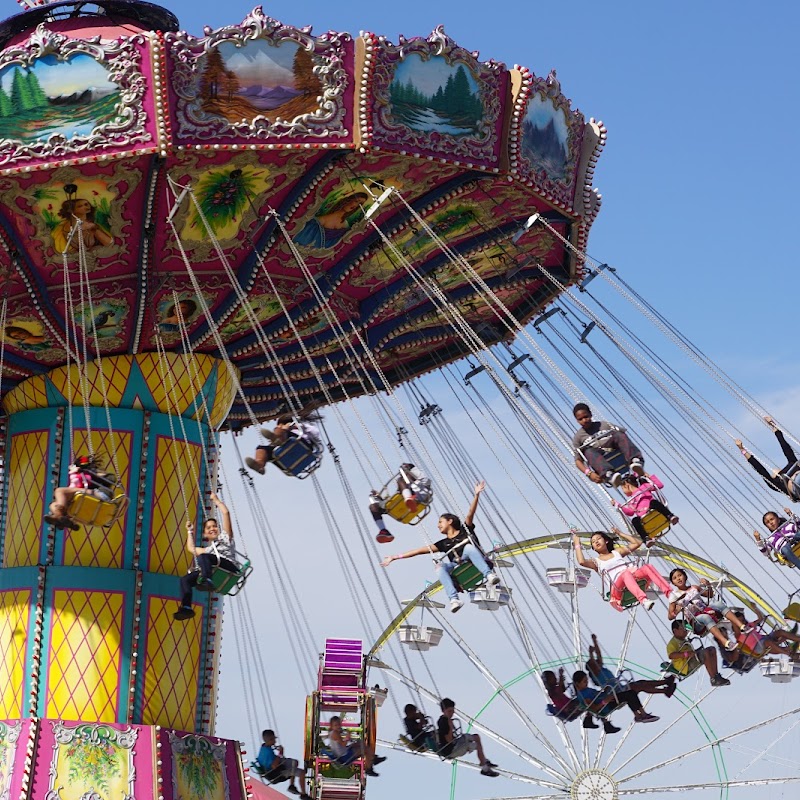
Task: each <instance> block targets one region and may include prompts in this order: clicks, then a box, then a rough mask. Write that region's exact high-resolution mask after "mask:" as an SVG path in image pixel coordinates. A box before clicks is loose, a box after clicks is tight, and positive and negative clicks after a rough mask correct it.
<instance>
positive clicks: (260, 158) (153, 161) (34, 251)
mask: <svg viewBox="0 0 800 800" xmlns="http://www.w3.org/2000/svg"><path fill="white" fill-rule="evenodd" d="M99 5H100V9H101V11H102V8H103V7H104V4H103V3H100V4H99ZM106 5H113V6H114V14H113V15H111V14H110V12H109V16H107V17H106V16H102V13H101V15H100V16H98V15H97V14H94V15H91V16H87V15H84V14H82V12H81V11H80V7H79V6H77V5H76V4H71V3H66V4H60V6H58V7H57V8H61V7H63V6H67V7H68V8H71V9H77V10H76V11H75V13H74V14H72V15H65V16H59V15H58V14H57V13H55V12H53V13H51V15H50V17H51V18H49V19H45V21H44V22H42V21H41V19H42V15H43V13H44V12H43V10H42V9H37V10H36V11H35V12H28V14H21V15H18V16H17V17H16V18H14V20H13V22H14V25H12V26H11V30H12V35H8V30H9V23H8V22H7V23H6V24H5V26H3V29H4V30H3V33H4V36H2V37H0V40H2V39H3V38H4V39H5V40H6V43H5V48H4V50H3V51H2V52H1V53H0V236H1V237H2V248H0V284H2V292H3V294H4V296H5V297H7V299H8V306H7V318H6V321H5V325H4V327H3V330H2V336H3V340H4V348H5V351H4V361H5V363H4V374H3V389H4V390H7V389H9V388H11V387H12V386H14V385H16V384H18V383H19V382H21V381H22V380H24V379H25V378H27V377H29V376H31V375H35V374H38V373H42V372H46V371H48V370H49V369H52V368H53V367H56V366H59V365H63V364H64V363H65V362H66V360H67V356H66V350H65V343H66V341H67V335H68V328H69V327H71V326H72V323H70V324H69V325H68V324H67V317H68V313H67V309H68V308H69V307H72V308H73V309H74V314H73V315H72V317H73V319H74V323H75V326H76V327H77V329H78V330H79V331H80V333H81V335H82V336H85V337H86V338H87V340H88V350H89V353H90V354H92V353H94V354H96V353H98V352H99V354H100V355H102V356H105V355H120V354H125V353H140V352H146V351H155V350H156V349H157V341H158V338H159V337H160V339H161V340H162V341H163V343H164V346H165V348H166V349H167V350H176V351H181V350H182V349H183V346H184V345H183V343H182V326H183V325H185V328H183V330H185V332H186V334H187V337H188V341H189V342H190V344H191V348H192V349H193V350H194V351H196V352H203V353H209V354H215V355H219V350H218V339H217V337H216V335H215V334H217V333H218V336H219V340H221V342H222V343H223V345H224V348H225V349H226V352H227V353H228V355H229V356H230V358H231V360H232V361H233V363H234V364H235V365H236V366H237V367H238V368H239V369H240V370H241V384H242V387H243V391H244V394H245V396H246V397H247V400H248V403H249V405H250V406H251V407H252V409H253V411H254V412H255V413H256V415H257V416H258V417H259V418H264V417H267V416H271V415H274V414H275V413H277V412H278V411H279V410H280V409H281V408H282V407H284V406H285V398H286V392H285V386H284V388H283V390H282V388H281V383H282V382H285V381H286V380H288V381H289V382H291V384H292V390H293V391H295V392H297V394H298V395H299V396H300V397H302V398H309V399H311V398H315V397H321V396H322V394H321V391H320V387H319V384H318V381H317V379H316V376H315V375H314V370H312V368H311V367H310V365H309V360H308V357H307V355H306V353H305V352H304V348H303V347H301V345H300V343H299V341H298V338H297V334H298V333H299V335H300V336H301V337H302V339H303V344H304V345H305V350H306V351H307V353H310V355H311V357H312V358H313V361H314V364H315V367H316V369H317V370H318V371H319V374H320V375H321V376H322V379H323V380H324V381H325V382H326V384H328V387H329V391H330V394H331V396H332V397H334V398H336V399H338V398H341V397H343V396H345V395H347V396H355V395H358V394H361V393H362V392H363V390H364V388H363V387H364V384H363V381H360V380H358V376H357V375H356V371H357V370H356V368H355V367H354V364H353V352H354V351H353V350H351V349H350V346H352V347H355V348H356V350H358V349H359V348H362V347H363V344H365V345H366V346H367V347H368V348H369V350H370V351H371V352H372V354H373V355H374V358H375V360H376V364H377V367H378V368H379V370H380V372H379V371H378V370H377V369H375V365H372V366H370V367H369V370H370V372H371V377H372V378H373V380H374V381H375V385H377V386H381V385H382V384H381V377H380V373H382V374H383V379H384V380H385V381H387V382H389V383H391V384H394V383H397V382H400V381H403V380H406V379H410V378H413V377H414V376H416V375H419V374H421V373H423V372H425V371H428V370H431V369H435V368H437V367H438V366H441V365H442V364H444V363H446V362H448V361H452V360H454V359H457V358H460V357H462V356H463V355H465V354H466V353H467V352H468V349H467V346H466V345H465V344H464V342H463V339H462V337H461V336H460V335H459V333H458V332H457V331H456V330H455V328H454V327H453V325H452V323H451V321H450V317H449V315H448V314H445V313H443V311H442V310H441V308H438V307H437V306H436V304H435V303H433V302H432V301H431V299H430V296H429V294H428V293H427V292H426V290H425V288H424V286H422V285H421V284H420V282H419V281H420V278H421V276H428V277H429V278H432V279H433V282H434V283H433V284H432V285H434V286H436V287H438V288H439V289H441V290H442V291H443V292H445V293H446V295H447V298H448V301H449V302H450V303H451V304H453V306H455V307H456V308H457V309H458V310H459V311H460V312H461V313H462V314H463V316H464V318H465V319H466V320H467V321H468V323H469V324H470V326H471V327H472V328H474V329H476V330H477V332H478V334H479V336H480V338H481V340H482V341H483V342H484V343H485V344H491V343H494V342H497V341H500V340H501V339H504V338H506V337H507V334H508V332H507V330H506V329H505V328H504V327H503V325H501V324H499V322H498V320H497V317H496V314H495V312H494V311H493V310H492V308H491V307H490V306H489V305H488V304H487V303H486V300H485V297H484V296H483V294H484V293H483V292H482V291H481V289H480V288H479V287H476V286H475V285H474V281H470V279H469V277H468V276H467V275H465V273H464V267H463V264H462V263H460V262H459V260H458V258H457V257H455V256H454V255H453V254H458V256H461V257H463V259H465V260H466V262H467V263H468V264H469V265H470V266H471V267H472V268H474V270H475V271H476V272H477V273H478V274H479V275H480V276H481V277H482V278H483V280H485V282H486V283H487V284H488V286H489V287H490V288H491V289H492V290H493V291H494V292H495V293H496V295H497V296H498V297H499V298H500V300H502V302H503V303H504V304H505V306H506V307H507V308H508V309H509V310H510V311H511V312H512V314H513V316H514V317H515V318H516V319H517V320H519V321H520V322H522V323H524V322H526V321H528V320H529V319H530V318H531V317H532V316H533V315H534V314H536V313H537V311H539V310H540V309H541V308H542V307H543V306H544V305H545V304H546V303H547V302H548V301H549V300H551V299H552V297H553V295H554V291H553V288H552V285H551V284H550V283H549V281H547V280H546V279H545V278H544V277H543V276H542V270H548V271H551V272H552V273H553V274H554V275H556V276H557V277H558V278H559V280H561V281H565V280H569V281H573V280H575V279H576V277H577V276H578V274H579V272H580V264H578V263H576V262H575V260H574V258H573V257H571V256H570V254H569V253H568V252H567V251H566V250H565V248H564V246H563V244H562V243H560V242H559V241H558V240H557V239H556V238H555V237H554V236H553V235H552V234H551V233H550V232H548V231H547V230H545V229H544V228H543V227H542V226H538V227H537V226H534V227H532V228H531V229H530V230H529V231H526V232H525V233H524V234H523V235H522V236H515V234H517V233H518V232H519V231H520V229H521V226H522V225H523V224H524V222H525V220H526V219H528V217H530V215H532V214H533V213H535V212H539V213H541V214H542V215H543V216H544V217H545V218H546V219H547V220H548V221H549V223H550V224H551V225H553V226H554V227H555V228H556V230H558V232H559V233H560V234H561V235H563V236H564V237H565V238H567V239H568V240H569V241H571V242H572V243H573V244H574V245H576V246H577V247H583V246H585V242H586V238H587V236H588V232H589V228H590V226H591V223H592V222H593V220H594V218H595V216H596V214H597V212H598V210H599V205H600V197H599V195H598V194H597V193H596V192H595V191H594V189H593V188H592V185H591V184H592V177H593V172H594V166H595V163H596V160H597V157H598V155H599V152H600V150H601V149H602V147H603V144H604V141H605V131H604V129H603V127H602V125H601V124H599V123H596V122H594V121H593V120H590V121H589V122H586V121H585V119H584V117H583V115H582V114H581V113H580V112H578V111H576V110H573V109H572V108H571V107H570V104H569V101H568V100H567V99H566V98H565V97H564V96H563V94H562V93H561V89H560V85H559V83H558V80H557V79H556V77H555V74H554V73H551V74H550V75H549V76H548V77H547V78H538V77H536V76H534V75H533V74H532V73H531V72H530V71H529V70H527V69H525V68H522V67H515V68H514V69H511V70H509V69H507V68H506V67H505V65H503V64H500V63H497V62H494V61H488V62H481V61H480V60H479V58H478V54H477V53H470V52H468V51H466V50H464V49H463V48H461V47H459V46H458V45H457V44H456V43H455V42H453V41H452V40H451V39H450V38H449V37H448V36H447V35H446V34H445V33H444V31H443V30H442V29H441V28H438V29H436V30H435V31H434V32H433V33H432V34H431V35H430V36H429V37H427V38H414V39H409V40H406V39H403V38H402V37H401V39H400V41H399V43H398V44H396V45H395V44H391V43H390V42H388V41H387V40H386V39H385V38H382V37H379V36H376V35H374V34H370V33H365V34H362V35H360V36H358V37H351V36H350V35H349V34H342V33H333V32H331V33H326V34H322V35H319V36H314V35H312V33H311V29H310V28H302V29H298V28H293V27H291V26H286V25H282V24H281V23H279V22H277V21H276V20H273V19H270V18H269V17H267V16H265V15H264V14H263V13H262V12H261V10H260V9H255V10H254V11H253V12H252V13H250V14H249V15H248V16H247V17H246V18H245V19H244V20H243V22H242V23H241V24H239V25H231V26H226V27H224V28H221V29H219V30H211V29H206V30H205V34H204V36H203V37H201V38H196V37H194V36H191V35H189V34H187V33H185V32H181V31H177V30H174V27H175V26H174V25H173V24H172V22H171V20H172V19H173V18H172V17H171V15H169V13H168V12H164V15H163V20H164V24H163V25H155V24H154V21H157V19H158V14H156V13H154V12H153V9H154V8H156V9H157V7H153V6H150V5H148V4H138V3H126V2H120V1H119V0H115V2H113V3H109V4H106ZM142 9H145V10H146V11H147V13H146V14H145V13H144V12H143V11H142V13H139V12H140V11H141V10H142ZM162 11H163V10H162ZM34 14H35V15H36V16H35V18H34V17H33V16H31V18H30V19H31V21H30V25H35V26H36V27H34V28H33V30H31V29H30V25H27V26H26V18H28V16H29V15H34ZM137 15H138V16H137ZM112 16H113V21H112ZM154 18H155V19H154ZM151 27H154V28H158V27H160V28H161V30H150V28H151ZM26 28H27V29H26ZM185 187H190V191H189V192H183V189H184V188H185ZM390 187H391V188H392V189H393V190H395V192H394V193H392V194H390V195H388V196H385V197H384V200H383V202H382V203H381V204H380V205H377V206H374V204H375V201H376V199H377V198H379V197H380V196H381V195H383V194H384V190H385V189H387V188H390ZM406 203H407V204H408V206H410V207H411V208H412V209H413V212H412V211H409V208H408V207H407V206H406ZM373 206H374V207H373ZM371 207H373V212H374V213H372V214H371V216H369V218H366V216H365V213H366V211H367V210H368V209H370V208H371ZM415 214H416V215H418V217H419V218H417V216H415ZM76 218H78V219H80V220H81V231H82V239H83V243H82V245H81V243H80V242H79V241H78V237H77V236H75V235H74V234H73V235H72V238H70V230H71V229H72V228H73V226H74V225H75V220H76ZM420 218H421V220H424V223H425V224H427V226H430V229H432V231H434V232H435V234H436V235H437V236H438V237H441V239H442V240H444V241H446V243H447V246H448V247H449V248H450V249H451V250H452V254H448V253H446V252H444V251H443V250H442V248H441V246H440V243H439V242H437V241H436V239H435V238H434V237H432V236H431V235H430V232H429V231H428V230H426V228H425V224H423V223H422V222H421V221H420ZM373 223H374V224H373ZM176 233H177V236H176ZM383 236H385V237H387V238H388V240H389V241H390V242H391V244H387V242H386V241H385V240H384V238H383ZM65 250H66V257H65V252H64V251H65ZM403 260H407V261H408V262H410V263H411V264H412V265H413V268H412V269H408V268H407V267H406V266H404V264H403V263H402V262H403ZM187 262H188V266H187ZM65 263H66V265H67V268H66V270H65ZM226 265H227V267H228V268H229V269H230V270H231V271H232V273H233V274H234V275H235V277H236V282H238V284H239V286H241V289H242V291H243V292H244V293H246V296H247V301H246V302H247V303H248V304H249V307H250V310H251V311H252V314H254V315H255V318H256V319H257V320H258V324H259V326H260V327H261V329H262V330H263V332H264V334H265V335H266V337H267V339H268V342H269V348H267V349H265V347H264V345H263V339H262V340H261V341H260V337H259V336H258V335H257V333H256V331H254V329H253V325H252V323H251V321H250V320H251V319H252V317H251V316H250V315H249V314H248V310H247V308H246V307H245V302H244V301H242V299H241V293H237V291H235V283H234V282H233V281H232V280H231V278H230V272H228V271H226ZM82 271H85V273H84V274H87V275H88V282H89V285H88V286H87V285H85V284H86V281H85V280H81V274H82ZM193 278H194V279H195V280H194V281H193V280H192V279H193ZM311 281H313V283H314V285H313V286H312V283H311ZM197 286H199V287H200V292H199V294H200V295H202V296H198V291H197V288H196V287H197ZM88 290H90V292H91V302H90V301H89V294H88ZM65 293H66V294H65ZM320 298H322V299H320ZM176 305H177V306H178V307H177V308H176ZM206 307H207V308H208V310H209V312H210V315H211V317H212V319H213V324H209V321H208V319H207V317H206V314H205V310H204V309H205V308H206ZM284 308H285V310H286V312H288V318H287V315H286V314H285V313H284ZM334 318H335V320H336V324H332V322H333V319H334ZM290 320H291V322H290ZM95 333H96V336H95ZM362 342H363V344H362ZM274 357H277V359H279V360H280V362H281V364H282V370H280V369H277V368H276V366H275V363H274V360H275V358H274ZM282 376H285V377H282ZM248 421H249V417H248V415H247V414H246V413H245V405H244V403H243V402H242V401H241V399H240V398H237V401H236V402H235V403H234V406H233V408H232V410H231V413H230V415H229V418H228V424H229V425H231V426H233V427H237V426H239V425H241V424H247V422H248Z"/></svg>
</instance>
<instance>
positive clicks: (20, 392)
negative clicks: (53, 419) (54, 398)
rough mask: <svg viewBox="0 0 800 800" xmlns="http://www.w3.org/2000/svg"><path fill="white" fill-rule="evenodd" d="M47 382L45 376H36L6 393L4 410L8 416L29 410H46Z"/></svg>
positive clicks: (47, 403)
mask: <svg viewBox="0 0 800 800" xmlns="http://www.w3.org/2000/svg"><path fill="white" fill-rule="evenodd" d="M46 387H47V381H46V380H45V376H44V375H35V376H34V377H32V378H28V379H27V380H25V381H23V382H22V383H21V384H20V385H19V386H17V387H15V388H14V389H12V390H11V391H10V392H6V394H5V396H4V397H3V408H4V409H5V411H6V413H7V414H15V413H16V412H17V411H25V410H26V409H29V408H46V407H47V406H48V405H49V402H48V400H47V389H46Z"/></svg>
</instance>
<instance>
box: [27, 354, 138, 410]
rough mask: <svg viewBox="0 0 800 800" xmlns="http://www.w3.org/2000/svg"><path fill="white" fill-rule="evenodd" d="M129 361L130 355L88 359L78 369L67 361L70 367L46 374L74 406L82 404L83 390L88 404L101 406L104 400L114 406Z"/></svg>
mask: <svg viewBox="0 0 800 800" xmlns="http://www.w3.org/2000/svg"><path fill="white" fill-rule="evenodd" d="M132 363H133V357H132V356H115V357H114V358H102V359H97V360H96V361H90V362H89V363H88V364H86V366H85V368H81V369H78V366H77V365H76V364H72V365H70V368H69V369H67V368H66V367H61V368H59V369H54V370H52V371H51V372H50V373H49V377H50V380H51V381H52V382H53V386H54V387H55V388H56V389H57V390H58V391H59V392H60V393H61V394H62V395H63V396H64V399H65V400H66V401H67V402H70V401H71V402H72V405H74V406H81V405H83V403H84V394H85V395H86V397H87V398H88V402H89V405H90V406H104V405H105V404H106V401H107V402H108V405H109V406H111V407H115V406H118V405H119V402H120V400H121V399H122V395H123V394H124V392H125V389H126V387H127V385H128V379H129V378H130V374H131V364H132ZM101 370H102V373H101ZM103 378H104V379H105V385H103ZM22 385H24V384H22Z"/></svg>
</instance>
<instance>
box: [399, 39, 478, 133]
mask: <svg viewBox="0 0 800 800" xmlns="http://www.w3.org/2000/svg"><path fill="white" fill-rule="evenodd" d="M389 96H390V97H391V100H392V105H391V110H390V114H391V116H392V117H393V118H394V119H395V120H396V121H397V122H401V123H403V124H405V125H408V127H409V128H413V129H414V130H417V131H437V132H438V133H448V134H450V135H451V136H456V137H458V136H467V135H472V136H476V137H478V138H485V137H486V135H487V132H486V131H485V130H483V131H482V130H481V129H480V122H481V120H482V118H483V103H482V102H481V96H480V89H479V87H478V82H477V81H476V80H475V75H474V74H473V72H472V70H471V69H469V67H467V66H465V65H464V64H460V63H453V64H448V62H447V60H446V59H445V58H444V57H443V56H432V57H431V58H429V59H427V60H423V59H422V56H420V55H419V54H418V53H412V54H411V55H409V56H408V58H406V59H405V60H404V61H401V62H400V64H399V65H398V67H397V69H396V70H395V73H394V77H393V78H392V82H391V84H390V86H389Z"/></svg>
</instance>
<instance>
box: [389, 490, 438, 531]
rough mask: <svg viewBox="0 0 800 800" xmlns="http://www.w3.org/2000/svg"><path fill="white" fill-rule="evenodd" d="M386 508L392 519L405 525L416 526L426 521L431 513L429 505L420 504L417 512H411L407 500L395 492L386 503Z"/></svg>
mask: <svg viewBox="0 0 800 800" xmlns="http://www.w3.org/2000/svg"><path fill="white" fill-rule="evenodd" d="M384 508H385V509H386V513H387V514H388V515H389V516H390V517H391V518H392V519H396V520H397V521H398V522H402V523H403V525H416V524H417V523H419V522H421V521H422V520H423V519H425V517H427V516H428V514H430V511H431V509H430V505H429V504H428V503H420V502H417V510H416V511H409V509H408V506H407V505H406V501H405V498H404V497H403V495H402V494H400V492H395V493H394V494H393V495H392V496H391V497H390V498H389V499H388V500H387V501H386V503H384Z"/></svg>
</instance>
